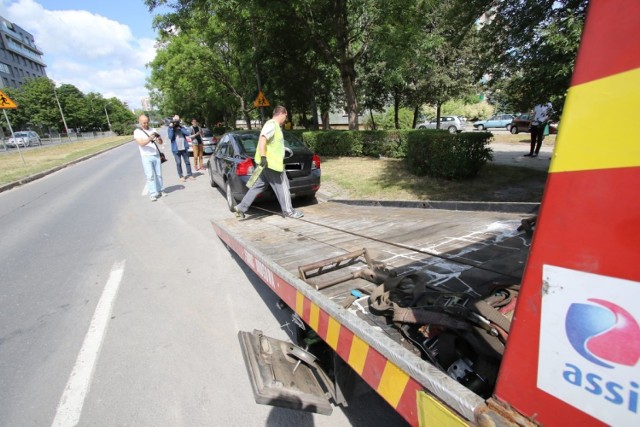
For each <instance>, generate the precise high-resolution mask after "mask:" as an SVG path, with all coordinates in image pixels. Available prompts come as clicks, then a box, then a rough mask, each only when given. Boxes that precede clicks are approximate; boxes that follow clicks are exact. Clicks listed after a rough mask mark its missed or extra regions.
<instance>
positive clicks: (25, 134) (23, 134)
mask: <svg viewBox="0 0 640 427" xmlns="http://www.w3.org/2000/svg"><path fill="white" fill-rule="evenodd" d="M14 135H15V136H17V137H21V138H25V137H26V136H27V133H26V132H14Z"/></svg>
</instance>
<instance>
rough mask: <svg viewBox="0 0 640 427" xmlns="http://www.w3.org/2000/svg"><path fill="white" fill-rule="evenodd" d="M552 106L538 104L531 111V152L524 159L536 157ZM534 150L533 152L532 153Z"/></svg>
mask: <svg viewBox="0 0 640 427" xmlns="http://www.w3.org/2000/svg"><path fill="white" fill-rule="evenodd" d="M552 110H553V106H552V105H551V103H550V102H547V103H546V104H538V105H536V106H535V108H534V109H533V121H532V122H531V150H530V151H529V154H525V155H524V156H525V157H537V156H538V153H539V152H540V147H541V146H542V140H543V139H544V128H545V127H546V126H547V124H549V117H551V111H552ZM534 149H535V151H534Z"/></svg>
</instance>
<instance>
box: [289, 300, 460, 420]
mask: <svg viewBox="0 0 640 427" xmlns="http://www.w3.org/2000/svg"><path fill="white" fill-rule="evenodd" d="M295 311H296V313H298V315H299V316H300V317H301V318H302V320H304V321H305V322H306V323H307V324H308V325H309V326H310V327H311V328H312V329H313V330H314V331H316V333H317V334H318V336H320V338H322V339H323V340H324V341H325V342H326V343H327V344H328V345H329V346H330V347H331V348H332V349H333V350H334V351H335V352H336V353H337V354H338V355H339V356H340V357H341V358H342V359H343V360H344V361H346V362H347V363H348V364H349V366H351V367H352V368H353V370H354V371H356V372H357V373H358V375H360V376H361V377H362V378H363V379H364V380H365V381H366V382H367V383H368V384H369V385H370V386H371V387H372V388H373V389H374V390H376V391H377V392H378V394H380V396H382V398H383V399H385V400H386V401H387V402H388V403H389V404H390V405H391V406H392V407H393V408H394V409H395V410H396V411H398V413H399V414H400V415H402V416H403V417H404V418H405V419H406V420H407V421H408V422H409V423H410V424H411V425H414V426H417V425H420V426H433V427H436V426H437V427H439V426H444V427H447V426H452V427H454V426H455V427H459V426H462V425H468V424H467V423H466V421H464V420H463V419H462V418H460V417H459V416H458V415H456V414H455V413H454V412H452V411H451V410H450V409H449V408H447V407H446V406H445V405H442V404H441V403H440V402H438V401H437V399H435V398H434V397H433V396H431V395H429V394H427V393H425V392H424V391H423V390H424V387H422V386H421V385H420V384H419V383H418V382H417V381H415V380H414V379H413V378H411V377H410V376H409V375H408V374H407V373H406V372H404V371H403V370H402V369H400V368H398V367H397V366H396V365H395V364H394V363H393V362H391V361H389V360H387V359H386V358H385V357H384V356H383V355H382V354H380V353H379V352H378V351H377V350H376V349H374V348H373V347H371V346H370V345H369V344H367V343H366V342H365V341H363V340H362V339H361V338H359V337H357V336H356V335H355V334H354V333H353V332H351V331H350V330H349V329H348V328H346V327H345V326H343V325H342V324H340V322H338V321H337V320H335V319H334V318H332V317H331V316H329V315H328V314H327V313H326V312H325V311H324V310H322V309H320V307H318V305H316V304H314V303H313V302H311V300H309V299H308V298H306V297H305V296H304V295H303V294H302V293H301V292H299V291H298V292H297V295H296V301H295Z"/></svg>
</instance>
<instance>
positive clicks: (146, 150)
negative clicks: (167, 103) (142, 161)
mask: <svg viewBox="0 0 640 427" xmlns="http://www.w3.org/2000/svg"><path fill="white" fill-rule="evenodd" d="M145 132H146V133H148V134H149V136H151V133H152V132H157V131H156V130H155V129H149V130H145V131H143V130H142V129H140V128H136V130H134V131H133V139H136V140H137V139H138V138H142V139H146V138H148V137H147V135H146V134H145ZM137 145H138V149H139V150H140V155H141V156H157V155H158V150H156V146H155V145H153V142H149V143H148V144H147V145H140V144H137Z"/></svg>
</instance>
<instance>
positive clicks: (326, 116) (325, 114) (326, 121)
mask: <svg viewBox="0 0 640 427" xmlns="http://www.w3.org/2000/svg"><path fill="white" fill-rule="evenodd" d="M322 129H323V130H329V129H331V123H329V111H328V110H324V111H323V112H322Z"/></svg>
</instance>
